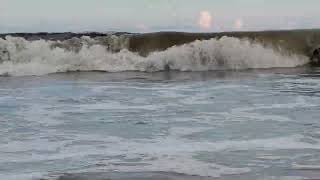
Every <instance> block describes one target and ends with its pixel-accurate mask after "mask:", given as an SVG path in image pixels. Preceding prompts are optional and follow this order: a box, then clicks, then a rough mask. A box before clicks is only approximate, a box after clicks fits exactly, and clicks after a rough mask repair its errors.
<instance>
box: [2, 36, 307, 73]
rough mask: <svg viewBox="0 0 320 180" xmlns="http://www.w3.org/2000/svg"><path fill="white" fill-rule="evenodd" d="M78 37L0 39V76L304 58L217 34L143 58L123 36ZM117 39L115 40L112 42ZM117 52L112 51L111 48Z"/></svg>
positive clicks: (283, 62)
mask: <svg viewBox="0 0 320 180" xmlns="http://www.w3.org/2000/svg"><path fill="white" fill-rule="evenodd" d="M113 38H114V39H113V40H112V42H109V44H111V45H113V46H112V47H114V48H113V49H110V45H106V44H105V43H103V42H106V40H105V39H100V40H96V39H92V38H89V37H82V38H80V39H73V40H71V41H70V40H69V41H68V42H67V41H65V42H55V41H46V40H37V41H27V40H25V39H23V38H18V37H6V39H0V74H2V75H12V76H24V75H44V74H49V73H57V72H69V71H106V72H120V71H144V72H154V71H163V70H179V71H208V70H239V69H251V68H273V67H296V66H301V65H304V64H306V63H308V62H309V58H308V57H306V56H302V55H297V54H289V55H288V54H287V55H284V53H282V52H279V51H276V50H274V49H273V48H268V47H264V46H263V45H261V44H259V43H254V42H251V41H249V40H246V39H238V38H233V37H226V36H225V37H222V38H220V39H210V40H202V41H200V40H197V41H195V42H192V43H189V44H184V45H181V46H174V47H171V48H169V49H167V50H165V51H160V52H153V53H151V54H149V55H148V56H146V57H143V56H140V55H139V54H138V53H134V52H131V51H129V50H127V49H126V46H125V43H123V42H126V39H117V38H115V37H113ZM116 43H118V44H116ZM114 49H116V50H117V52H115V51H114Z"/></svg>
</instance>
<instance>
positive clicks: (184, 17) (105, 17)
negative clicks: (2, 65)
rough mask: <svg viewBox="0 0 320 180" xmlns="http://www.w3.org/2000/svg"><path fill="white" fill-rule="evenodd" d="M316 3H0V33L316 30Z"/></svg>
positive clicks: (319, 24)
mask: <svg viewBox="0 0 320 180" xmlns="http://www.w3.org/2000/svg"><path fill="white" fill-rule="evenodd" d="M319 7H320V0H0V32H39V31H47V32H61V31H75V32H81V31H100V32H105V31H130V32H150V31H245V30H269V29H296V28H298V29H301V28H320V9H319Z"/></svg>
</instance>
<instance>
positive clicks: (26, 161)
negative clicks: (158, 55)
mask: <svg viewBox="0 0 320 180" xmlns="http://www.w3.org/2000/svg"><path fill="white" fill-rule="evenodd" d="M319 78H320V69H310V68H299V69H274V70H260V71H258V70H257V71H242V72H232V71H221V72H193V73H191V72H185V73H182V72H160V73H135V72H130V73H99V72H90V73H89V72H88V73H64V74H53V75H46V76H38V77H36V76H33V77H0V134H1V136H0V179H1V180H2V179H3V180H16V179H18V180H20V179H21V180H25V179H27V180H29V179H37V178H40V177H47V176H50V177H54V176H55V175H57V174H59V173H65V172H71V173H73V172H75V173H81V172H154V171H156V172H158V171H161V172H176V173H182V174H186V175H197V176H205V177H212V178H218V179H243V180H251V179H252V180H254V179H303V178H319V177H320V172H319V171H320V166H319V165H320V113H319V111H320V79H319ZM194 177H195V178H196V176H194Z"/></svg>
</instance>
